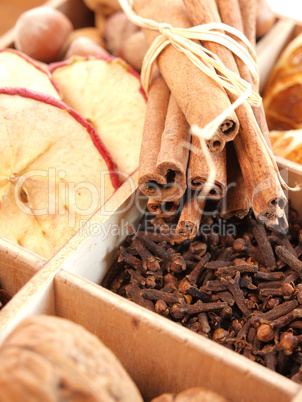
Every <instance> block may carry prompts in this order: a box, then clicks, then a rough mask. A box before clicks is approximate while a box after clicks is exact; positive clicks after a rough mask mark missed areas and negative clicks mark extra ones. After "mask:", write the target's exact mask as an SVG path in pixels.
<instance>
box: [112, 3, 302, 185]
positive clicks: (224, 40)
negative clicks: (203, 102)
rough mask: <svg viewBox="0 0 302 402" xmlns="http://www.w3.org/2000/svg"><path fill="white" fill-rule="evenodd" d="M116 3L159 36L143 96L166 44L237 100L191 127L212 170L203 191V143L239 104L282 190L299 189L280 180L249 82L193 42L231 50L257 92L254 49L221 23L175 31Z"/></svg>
mask: <svg viewBox="0 0 302 402" xmlns="http://www.w3.org/2000/svg"><path fill="white" fill-rule="evenodd" d="M119 3H120V5H121V7H122V9H123V10H124V12H125V13H126V15H127V16H128V18H129V20H130V21H132V22H133V23H134V24H136V25H138V26H140V27H141V28H146V29H150V30H156V31H158V32H160V34H161V35H159V36H157V37H156V38H155V40H154V41H153V43H152V44H151V46H150V47H149V50H148V51H147V53H146V55H145V58H144V61H143V66H142V71H141V81H142V86H143V88H144V90H145V92H146V93H148V89H149V85H150V80H151V72H152V66H153V63H154V62H155V60H156V59H157V57H158V56H159V54H160V53H161V52H162V51H163V50H164V49H165V48H166V47H167V46H168V45H172V46H174V47H175V48H176V49H177V50H179V51H180V52H182V53H183V54H185V55H186V56H187V57H188V58H189V59H190V60H191V62H192V63H193V64H194V65H195V66H196V67H197V68H199V69H200V70H201V71H203V72H204V73H205V74H206V75H208V76H209V77H211V78H212V79H213V80H214V81H215V82H217V83H218V84H220V85H221V86H222V87H224V88H225V89H226V90H228V91H229V92H231V93H232V94H234V95H235V96H236V97H237V100H236V101H235V102H234V103H233V104H231V105H230V106H229V107H228V108H227V109H226V110H225V111H224V112H223V113H221V114H220V115H219V116H217V117H216V118H215V119H214V120H213V121H212V122H211V123H209V124H208V125H207V126H206V127H204V128H203V129H201V128H200V127H198V126H192V127H191V132H192V135H196V136H198V137H199V139H200V141H201V145H202V150H203V152H204V155H205V157H206V159H207V162H208V164H209V166H210V168H211V169H210V170H211V171H212V172H211V174H210V176H211V177H209V178H208V180H207V183H206V184H205V187H206V189H207V190H206V191H209V190H210V189H211V184H210V179H211V182H212V183H213V181H212V178H213V177H212V176H213V172H215V166H214V164H213V160H212V158H211V156H210V152H209V151H208V149H207V148H206V147H205V144H204V143H203V142H204V141H205V140H209V139H211V138H212V137H213V135H214V134H215V132H216V130H217V128H218V127H219V126H220V125H221V123H222V122H223V121H224V120H225V118H226V117H227V116H228V115H229V114H230V113H232V112H234V111H235V109H236V108H237V107H238V106H240V105H242V104H243V103H246V104H247V106H248V107H247V111H248V113H249V115H250V118H251V119H252V120H253V121H254V123H255V127H256V130H257V133H258V135H259V137H260V138H261V141H262V143H263V145H264V147H265V149H266V151H267V154H268V156H269V158H270V159H271V161H272V163H273V166H274V169H275V172H276V174H277V176H278V179H279V181H280V183H281V185H282V187H283V188H285V189H288V190H293V191H298V190H300V187H295V188H291V187H289V186H288V185H287V184H286V183H285V181H284V180H283V178H282V177H281V175H280V172H279V169H278V166H277V164H276V161H275V157H274V155H273V153H272V150H271V149H270V147H269V146H268V144H267V142H266V140H265V138H264V136H263V134H262V132H261V130H260V128H259V126H258V123H257V121H256V119H255V116H254V113H253V111H252V109H251V107H259V106H260V105H261V102H262V99H261V97H260V95H259V94H258V93H257V92H255V91H254V90H253V87H252V85H251V84H250V83H249V82H247V81H245V80H244V79H243V78H241V77H240V75H238V74H236V73H234V72H233V71H231V70H229V69H228V68H226V67H225V65H224V64H223V62H222V61H221V60H220V59H219V58H218V56H217V55H216V54H214V53H213V52H211V51H209V50H208V49H206V48H205V47H204V46H202V45H201V44H200V43H196V42H195V41H196V40H198V41H201V42H202V41H212V42H215V43H218V44H220V45H222V46H225V47H226V48H228V49H229V50H231V52H232V53H233V54H235V55H236V56H237V57H239V58H240V59H241V60H242V61H243V63H244V64H245V65H246V66H247V67H248V69H249V71H250V73H251V76H252V79H253V81H254V86H255V87H256V88H257V89H258V87H259V73H258V66H257V62H256V54H255V51H254V48H253V47H252V45H251V43H250V42H249V40H248V39H247V38H246V37H245V35H244V34H243V33H242V32H240V31H238V30H237V29H235V28H233V27H230V26H229V25H226V24H223V23H212V24H204V25H198V26H195V27H192V28H176V27H173V26H172V25H170V24H167V23H158V22H156V21H154V20H152V19H148V18H143V17H140V16H139V15H137V14H136V13H135V12H134V10H133V0H119ZM221 31H224V32H221ZM225 32H227V33H228V34H231V35H233V36H235V37H236V38H238V39H239V40H240V41H241V42H242V43H243V44H244V45H241V44H240V43H238V42H237V41H236V40H234V39H233V38H231V37H230V36H229V35H227V34H226V33H225ZM214 176H215V173H214Z"/></svg>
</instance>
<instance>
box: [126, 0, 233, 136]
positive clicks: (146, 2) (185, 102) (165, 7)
mask: <svg viewBox="0 0 302 402" xmlns="http://www.w3.org/2000/svg"><path fill="white" fill-rule="evenodd" d="M133 5H134V10H135V11H136V12H137V14H138V15H139V16H141V17H144V18H150V19H152V20H155V21H156V22H158V23H169V24H171V25H172V26H176V27H183V28H189V27H190V26H191V24H190V22H189V20H188V18H187V16H186V11H185V8H184V6H183V3H182V1H181V0H166V1H164V2H163V1H161V0H152V1H150V0H134V1H133ZM143 32H144V34H145V37H146V40H147V42H148V44H149V45H150V44H151V43H152V42H153V41H154V39H155V38H156V37H157V36H159V35H160V34H159V32H157V31H153V30H148V29H143ZM157 63H158V66H159V69H160V71H161V74H162V75H163V77H164V79H165V81H166V83H167V85H168V87H169V88H170V90H171V92H172V93H173V95H174V96H175V98H176V100H177V102H178V104H179V106H180V108H181V110H182V111H183V113H184V115H185V117H186V119H187V121H188V123H189V125H190V126H192V125H194V124H196V125H197V126H199V127H201V128H204V127H205V126H206V125H207V124H208V123H210V122H211V121H212V120H213V119H214V118H215V117H217V116H218V115H220V114H221V113H222V112H223V111H224V110H226V109H227V108H228V107H229V106H230V101H229V99H228V97H227V95H226V92H225V91H224V89H223V88H222V86H221V85H219V84H217V83H216V82H215V81H214V80H213V79H211V78H210V77H208V76H207V75H206V74H204V73H203V72H202V71H200V70H199V69H198V68H197V67H196V66H195V65H193V63H192V62H191V61H190V60H189V59H188V58H187V57H186V56H185V55H184V54H183V53H181V52H180V51H178V50H177V49H175V48H174V47H173V46H172V45H168V46H167V47H166V48H165V49H164V50H163V51H162V52H161V53H160V55H159V56H158V58H157ZM237 132H238V120H237V117H236V114H235V113H230V115H229V116H228V117H227V118H226V119H225V120H224V122H223V123H222V124H221V125H220V127H219V129H218V130H217V131H216V136H217V139H216V140H215V141H217V142H218V143H219V142H220V140H219V138H218V137H219V135H222V134H229V135H231V136H232V137H233V136H235V135H236V134H237Z"/></svg>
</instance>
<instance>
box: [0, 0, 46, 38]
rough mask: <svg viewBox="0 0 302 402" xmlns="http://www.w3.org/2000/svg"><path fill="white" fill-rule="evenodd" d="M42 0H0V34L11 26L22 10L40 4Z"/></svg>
mask: <svg viewBox="0 0 302 402" xmlns="http://www.w3.org/2000/svg"><path fill="white" fill-rule="evenodd" d="M43 3H44V1H43V0H1V1H0V35H3V34H4V32H6V31H7V30H8V29H10V28H12V27H13V26H14V24H15V22H16V21H17V18H18V16H19V15H20V14H22V13H23V12H24V11H26V10H29V9H30V8H33V7H37V6H40V5H41V4H43Z"/></svg>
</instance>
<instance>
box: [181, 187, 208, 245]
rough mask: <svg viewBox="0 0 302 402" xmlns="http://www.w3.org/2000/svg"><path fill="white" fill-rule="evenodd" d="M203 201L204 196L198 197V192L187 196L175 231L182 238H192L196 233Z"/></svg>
mask: <svg viewBox="0 0 302 402" xmlns="http://www.w3.org/2000/svg"><path fill="white" fill-rule="evenodd" d="M205 203H206V200H205V198H204V199H202V200H200V199H199V198H198V192H194V193H193V194H191V193H189V195H188V196H187V199H186V202H185V205H184V207H183V209H182V212H181V215H180V217H179V220H178V224H177V232H178V233H179V234H180V235H181V236H182V237H183V238H184V239H193V238H194V237H195V236H196V235H197V232H198V229H199V225H200V220H201V217H202V214H203V211H204V207H205Z"/></svg>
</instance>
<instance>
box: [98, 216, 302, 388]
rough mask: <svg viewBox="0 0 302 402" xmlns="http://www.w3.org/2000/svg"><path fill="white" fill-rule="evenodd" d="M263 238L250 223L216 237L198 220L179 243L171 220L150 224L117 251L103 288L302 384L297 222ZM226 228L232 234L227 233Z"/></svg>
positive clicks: (301, 223) (208, 222)
mask: <svg viewBox="0 0 302 402" xmlns="http://www.w3.org/2000/svg"><path fill="white" fill-rule="evenodd" d="M289 215H290V216H289V231H288V232H287V233H286V234H284V233H281V232H278V231H274V232H272V231H268V230H267V229H266V228H265V226H264V225H263V224H261V223H259V222H257V221H256V220H255V219H254V218H253V217H252V216H249V217H247V218H245V219H244V220H242V221H227V222H228V227H229V228H232V230H227V231H225V230H224V232H225V233H224V234H222V235H221V233H220V234H218V233H215V231H214V230H211V228H214V226H215V225H216V227H218V225H217V221H215V218H213V217H210V216H205V217H204V218H203V221H202V223H201V226H200V227H201V228H205V227H207V229H208V233H205V231H204V232H203V233H200V234H199V235H198V236H197V237H196V238H195V239H194V240H192V241H186V242H183V241H182V238H181V237H180V236H179V235H177V234H175V232H173V230H172V227H173V224H174V222H173V219H172V218H171V219H170V220H167V221H163V220H162V219H159V218H153V219H151V223H152V224H153V227H152V230H149V231H148V230H145V229H144V230H143V228H140V229H139V230H137V231H134V229H133V227H131V226H128V227H127V228H128V230H129V232H130V236H129V237H128V238H127V242H126V244H125V245H124V246H123V247H120V249H119V258H118V261H117V262H116V263H115V264H114V265H113V266H112V267H111V269H110V270H109V272H108V274H107V275H106V277H105V278H104V281H103V283H102V284H103V286H105V287H107V288H109V289H111V290H112V291H114V292H116V293H117V294H119V295H122V296H124V297H126V298H128V299H129V300H132V301H134V302H135V303H138V304H140V305H141V306H144V307H146V308H148V309H149V310H152V311H155V312H156V313H158V314H161V315H162V316H164V317H167V318H170V319H172V320H174V321H177V322H179V323H181V324H182V325H183V326H185V327H186V328H189V329H191V330H192V331H194V332H196V333H198V334H201V335H203V336H206V337H208V338H210V339H212V340H214V341H216V342H218V343H220V344H222V345H224V346H226V347H228V348H230V349H232V350H234V351H236V352H238V353H240V354H242V355H244V356H246V357H248V358H249V359H251V360H253V361H256V362H258V363H260V364H263V365H265V366H266V367H268V368H270V369H272V370H275V371H277V372H278V373H280V374H283V375H285V376H286V377H288V378H291V379H292V380H294V381H296V382H298V383H302V351H301V347H302V319H301V318H302V282H301V279H302V262H301V256H302V220H299V218H298V216H297V214H296V213H295V211H293V210H290V213H289ZM232 225H233V226H232Z"/></svg>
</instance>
